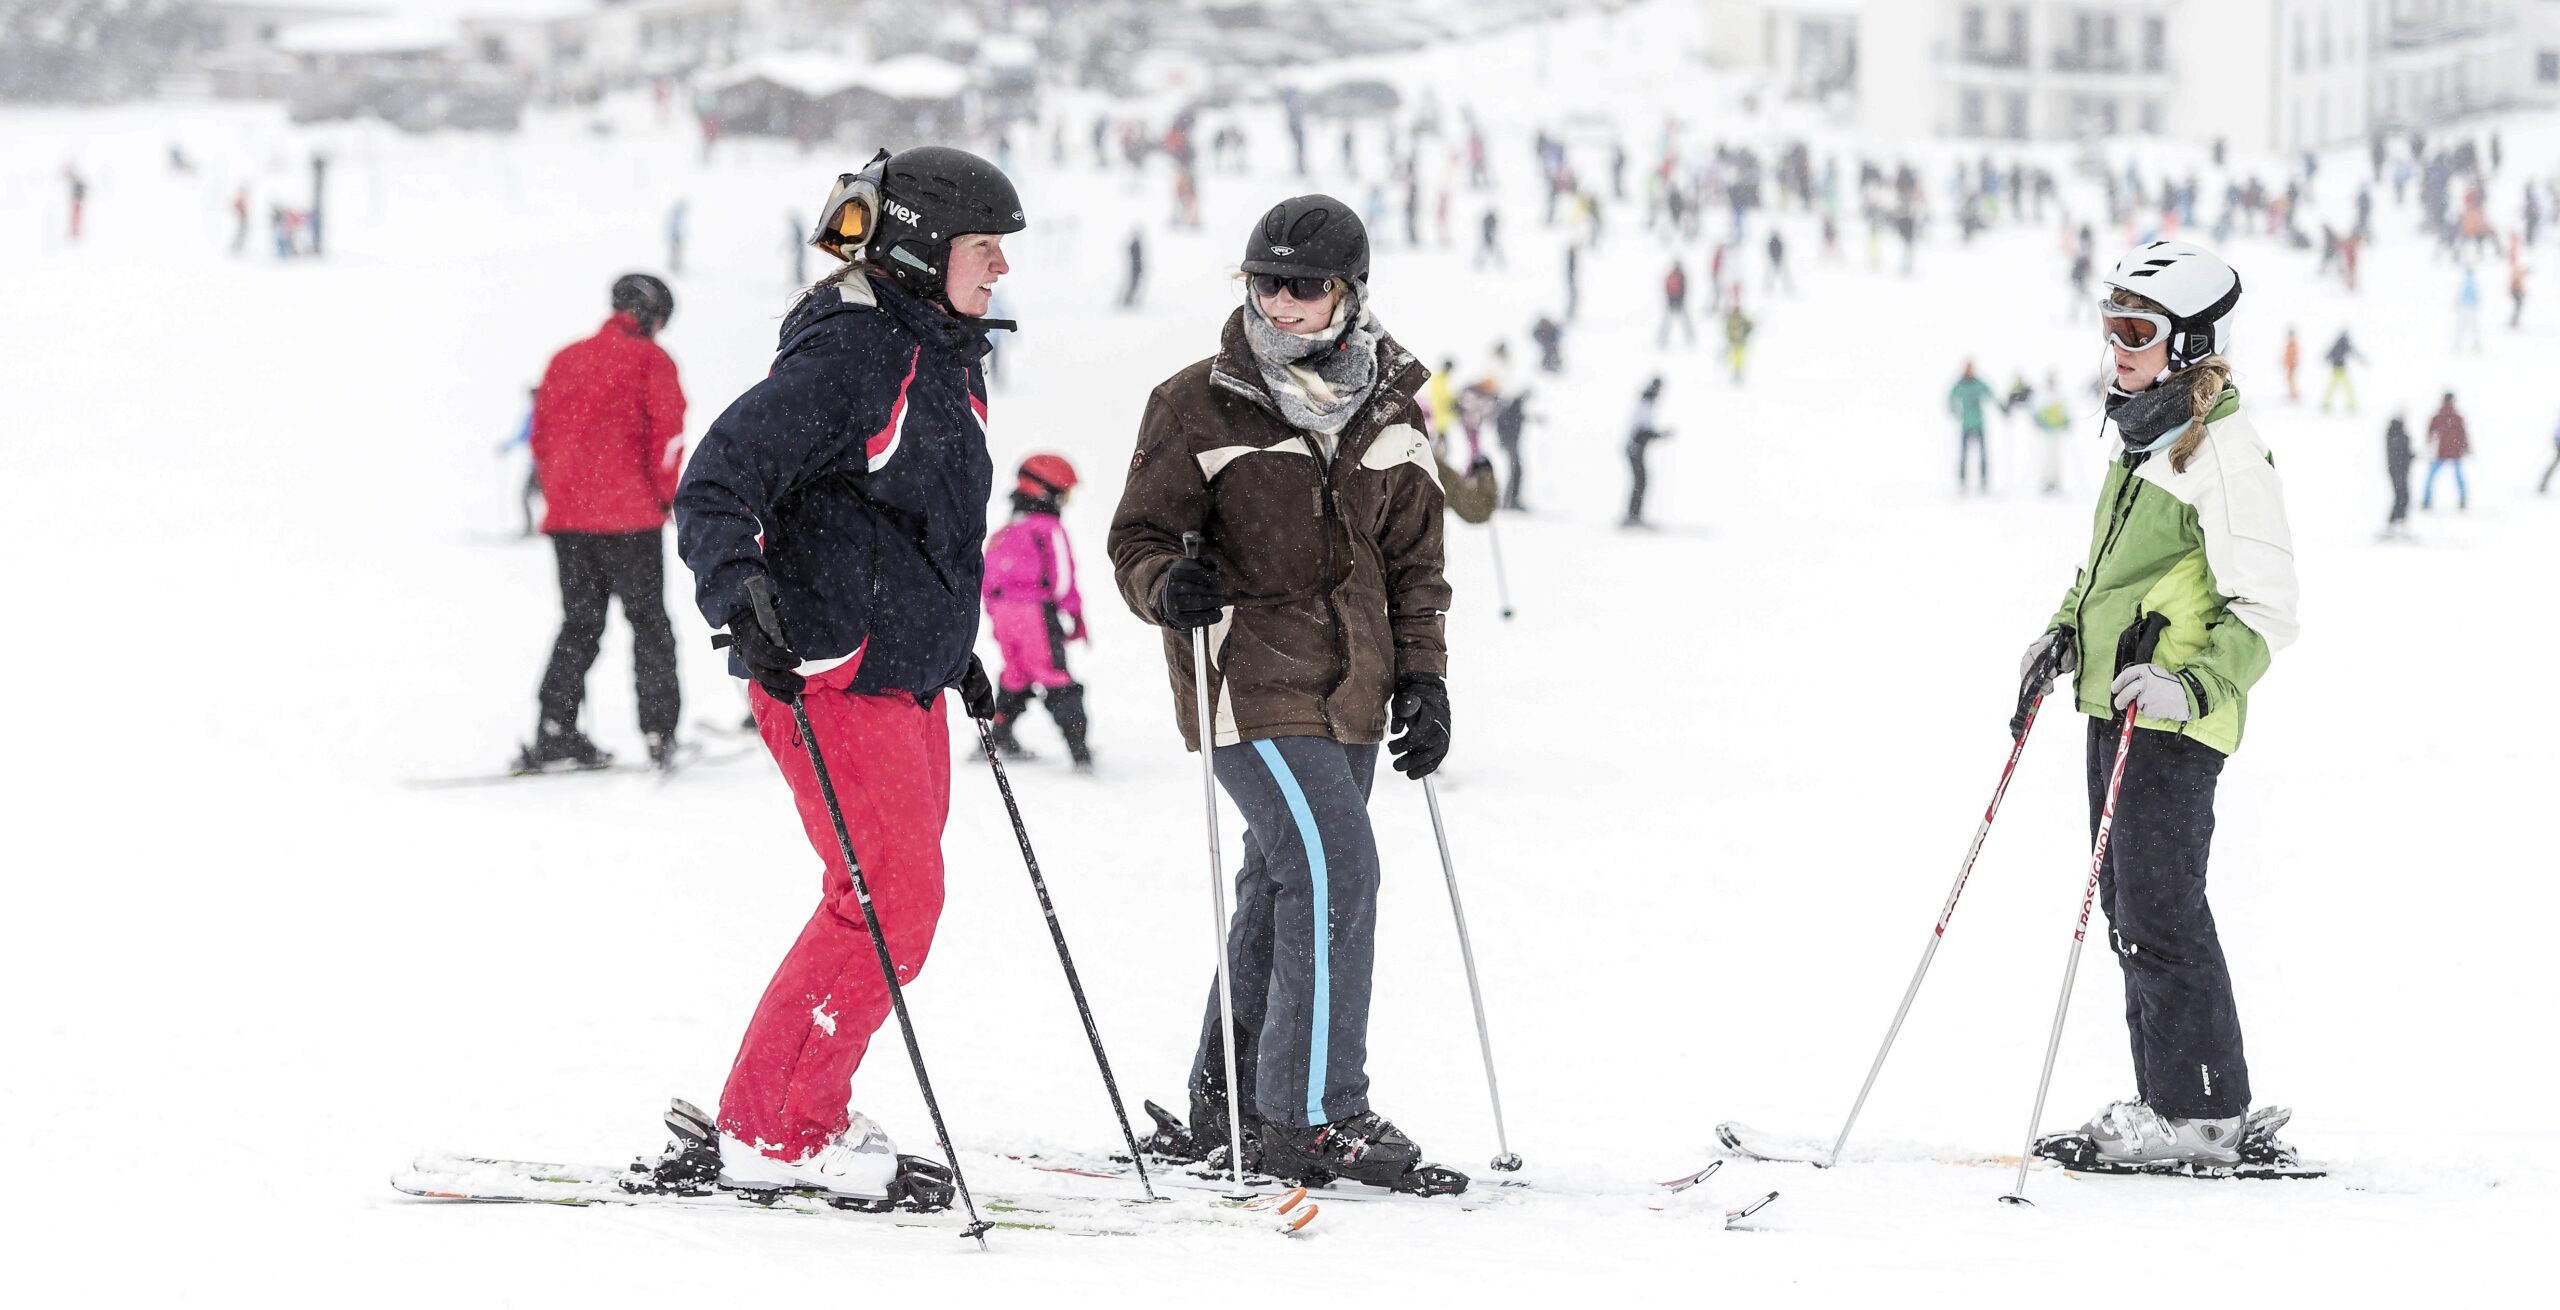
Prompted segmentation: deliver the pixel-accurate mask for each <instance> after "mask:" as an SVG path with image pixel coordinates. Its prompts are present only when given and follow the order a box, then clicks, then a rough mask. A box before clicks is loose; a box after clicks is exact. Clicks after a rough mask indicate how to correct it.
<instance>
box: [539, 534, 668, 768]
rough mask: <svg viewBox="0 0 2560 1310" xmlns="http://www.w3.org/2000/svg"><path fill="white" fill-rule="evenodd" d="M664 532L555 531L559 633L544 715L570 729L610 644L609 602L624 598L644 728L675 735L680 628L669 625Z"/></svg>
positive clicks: (545, 685) (545, 679)
mask: <svg viewBox="0 0 2560 1310" xmlns="http://www.w3.org/2000/svg"><path fill="white" fill-rule="evenodd" d="M660 535H661V534H660V533H659V532H658V531H657V530H655V529H652V530H651V531H648V532H555V533H553V534H551V545H552V549H553V550H554V551H556V552H557V553H558V554H559V556H560V611H561V618H560V636H559V637H558V639H557V640H555V641H553V642H552V643H551V664H550V667H548V668H546V669H544V670H543V672H542V691H541V693H540V700H541V702H542V717H544V718H546V719H549V720H551V721H552V722H554V723H558V724H561V725H564V726H568V727H575V726H576V725H577V722H578V705H579V703H580V702H582V701H584V700H585V699H586V698H587V670H588V669H589V668H592V667H594V665H595V662H596V649H597V647H599V646H601V645H602V644H603V643H604V617H605V605H606V602H608V601H610V600H613V599H614V598H616V597H619V598H620V599H621V601H622V617H623V618H625V619H627V620H629V621H630V623H631V664H632V669H633V672H634V674H635V675H636V677H635V681H636V682H638V684H639V690H640V731H642V732H674V731H675V730H676V718H677V715H678V713H679V712H680V710H681V708H682V706H681V702H680V701H679V699H678V695H677V692H676V632H675V628H674V627H673V626H671V625H670V624H669V623H668V622H667V584H666V577H667V566H666V547H665V546H664V545H663V544H661V542H660V540H659V537H660Z"/></svg>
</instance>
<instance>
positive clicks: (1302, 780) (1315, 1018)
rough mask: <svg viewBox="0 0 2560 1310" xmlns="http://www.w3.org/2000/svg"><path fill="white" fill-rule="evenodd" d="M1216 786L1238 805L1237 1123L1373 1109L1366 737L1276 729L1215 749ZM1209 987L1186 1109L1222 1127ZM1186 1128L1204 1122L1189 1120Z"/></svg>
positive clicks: (1222, 1058)
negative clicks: (1268, 735)
mask: <svg viewBox="0 0 2560 1310" xmlns="http://www.w3.org/2000/svg"><path fill="white" fill-rule="evenodd" d="M1214 762H1215V767H1216V769H1217V773H1218V784H1219V786H1221V787H1223V788H1224V789H1225V790H1226V793H1227V796H1228V798H1229V799H1231V800H1233V801H1234V802H1235V803H1236V808H1237V809H1239V810H1241V811H1243V812H1244V819H1245V835H1244V866H1243V867H1242V868H1240V869H1238V870H1237V871H1236V903H1235V919H1234V921H1233V922H1232V923H1230V924H1229V925H1228V928H1227V970H1228V976H1229V978H1230V980H1231V981H1232V982H1233V984H1234V987H1235V1012H1236V1036H1237V1040H1236V1078H1237V1080H1238V1081H1239V1082H1241V1083H1243V1084H1244V1085H1245V1086H1246V1087H1248V1088H1250V1089H1252V1096H1251V1097H1250V1099H1248V1100H1246V1102H1245V1103H1244V1109H1245V1112H1246V1113H1245V1122H1246V1124H1247V1126H1248V1130H1249V1129H1250V1126H1251V1124H1252V1123H1253V1122H1254V1121H1255V1120H1256V1119H1260V1120H1262V1121H1263V1122H1267V1123H1277V1124H1289V1125H1293V1126H1294V1125H1313V1124H1323V1123H1332V1122H1334V1121H1335V1120H1337V1119H1347V1118H1349V1117H1351V1116H1353V1115H1356V1114H1359V1113H1362V1112H1363V1111H1366V1110H1367V1109H1368V1108H1369V1072H1368V1067H1369V970H1370V966H1371V963H1372V961H1373V959H1374V958H1375V947H1376V940H1377V926H1378V843H1377V838H1376V837H1375V836H1374V835H1372V834H1371V832H1370V830H1369V784H1370V782H1371V780H1372V779H1373V778H1375V777H1376V775H1377V770H1378V748H1377V747H1376V746H1345V745H1343V744H1342V743H1340V742H1337V741H1333V740H1331V739H1329V738H1325V737H1281V738H1276V739H1273V740H1267V741H1249V742H1245V743H1243V744H1241V745H1236V746H1221V747H1219V748H1218V749H1217V753H1216V755H1215V757H1214ZM1222 1027H1223V1024H1222V1023H1221V1019H1220V1015H1219V1013H1218V985H1217V982H1216V980H1215V979H1212V980H1211V981H1210V983H1209V1013H1208V1018H1207V1020H1206V1021H1205V1022H1204V1023H1203V1024H1202V1026H1201V1033H1200V1052H1199V1055H1198V1056H1197V1057H1196V1058H1195V1059H1194V1060H1193V1062H1192V1066H1191V1095H1192V1101H1193V1103H1194V1104H1195V1105H1196V1106H1202V1107H1203V1108H1204V1109H1205V1108H1206V1106H1207V1105H1210V1104H1214V1105H1215V1106H1216V1107H1217V1108H1216V1112H1215V1115H1214V1116H1210V1117H1211V1118H1213V1120H1214V1128H1213V1129H1211V1130H1212V1132H1213V1133H1214V1136H1215V1137H1216V1138H1217V1139H1219V1140H1224V1139H1225V1137H1226V1132H1227V1129H1226V1119H1225V1114H1226V1097H1225V1087H1226V1081H1227V1071H1226V1054H1225V1050H1224V1047H1223V1045H1222V1044H1221V1040H1220V1038H1221V1031H1220V1030H1221V1028H1222ZM1194 1127H1195V1129H1201V1128H1211V1124H1208V1123H1200V1122H1196V1117H1195V1124H1194Z"/></svg>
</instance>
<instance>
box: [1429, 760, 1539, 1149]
mask: <svg viewBox="0 0 2560 1310" xmlns="http://www.w3.org/2000/svg"><path fill="white" fill-rule="evenodd" d="M1422 799H1423V800H1425V801H1427V802H1429V804H1430V806H1431V835H1432V836H1433V837H1434V838H1436V839H1437V840H1438V841H1439V843H1440V872H1441V874H1442V875H1443V876H1445V877H1446V878H1447V879H1448V880H1449V913H1450V915H1451V917H1453V918H1455V919H1456V920H1457V921H1458V958H1459V959H1461V960H1464V961H1466V965H1467V999H1468V1000H1470V1001H1472V1002H1474V1003H1475V1008H1476V1046H1477V1047H1478V1049H1480V1050H1482V1051H1483V1052H1484V1089H1485V1092H1486V1093H1487V1094H1488V1095H1490V1096H1491V1097H1492V1098H1493V1144H1494V1145H1495V1146H1496V1147H1498V1148H1499V1149H1500V1150H1501V1152H1502V1153H1501V1154H1500V1155H1497V1156H1495V1157H1493V1167H1494V1168H1496V1169H1500V1170H1502V1171H1504V1172H1506V1173H1508V1172H1511V1171H1513V1170H1516V1169H1518V1168H1519V1167H1520V1157H1519V1156H1516V1155H1513V1154H1512V1153H1511V1135H1510V1133H1508V1132H1506V1131H1505V1130H1504V1129H1503V1126H1502V1081H1501V1080H1500V1079H1498V1078H1496V1077H1494V1074H1493V1029H1492V1028H1491V1027H1490V1026H1488V1025H1487V1024H1486V1023H1485V1021H1484V988H1483V986H1481V985H1480V984H1478V983H1477V981H1476V948H1475V943H1474V942H1473V941H1472V940H1470V939H1469V938H1468V936H1467V907H1466V905H1465V904H1464V903H1462V902H1460V901H1459V899H1458V864H1457V861H1455V860H1453V859H1451V858H1449V826H1448V825H1447V824H1446V823H1443V822H1441V819H1440V788H1439V786H1438V785H1437V784H1435V783H1433V782H1432V780H1431V778H1430V775H1428V774H1425V775H1424V776H1423V779H1422Z"/></svg>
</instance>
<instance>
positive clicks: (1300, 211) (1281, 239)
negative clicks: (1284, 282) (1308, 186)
mask: <svg viewBox="0 0 2560 1310" xmlns="http://www.w3.org/2000/svg"><path fill="white" fill-rule="evenodd" d="M1242 267H1243V269H1244V271H1245V272H1247V273H1273V274H1277V275H1279V276H1281V277H1338V278H1348V279H1350V280H1351V281H1354V282H1366V281H1368V280H1369V229H1368V227H1367V225H1365V224H1363V223H1362V222H1361V221H1360V215H1359V214H1358V213H1357V212H1355V211H1354V210H1353V209H1352V208H1351V206H1349V205H1346V204H1344V203H1342V202H1341V201H1339V200H1336V199H1334V198H1333V197H1331V196H1327V195H1306V196H1292V197H1290V198H1289V199H1287V200H1283V201H1281V202H1280V203H1279V204H1276V205H1273V206H1272V207H1271V210H1270V212H1269V213H1266V214H1264V215H1263V216H1262V220H1261V221H1260V222H1258V223H1255V224H1254V225H1253V231H1252V233H1251V234H1250V235H1248V236H1247V237H1246V238H1245V244H1244V262H1243V264H1242Z"/></svg>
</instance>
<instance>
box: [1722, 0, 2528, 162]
mask: <svg viewBox="0 0 2560 1310" xmlns="http://www.w3.org/2000/svg"><path fill="white" fill-rule="evenodd" d="M1702 3H1703V4H1704V5H1705V8H1706V10H1707V17H1708V23H1709V32H1710V35H1709V40H1708V46H1709V50H1710V54H1711V57H1713V58H1716V59H1717V60H1718V61H1719V62H1723V63H1726V64H1728V65H1732V66H1739V67H1751V68H1758V69H1760V70H1762V71H1763V72H1765V73H1766V74H1767V75H1768V76H1769V77H1770V78H1771V79H1772V80H1773V81H1774V82H1776V83H1777V84H1778V86H1779V88H1780V89H1782V90H1784V91H1787V92H1789V93H1791V94H1812V95H1822V94H1826V93H1828V92H1829V91H1831V90H1832V89H1833V87H1834V86H1835V84H1836V83H1837V82H1838V81H1839V78H1838V74H1837V73H1836V72H1826V71H1825V70H1840V69H1845V70H1846V73H1847V76H1846V84H1847V85H1848V86H1849V87H1850V88H1851V94H1852V95H1853V97H1854V102H1855V108H1854V111H1853V113H1854V117H1855V120H1856V121H1857V122H1858V124H1859V125H1860V126H1862V127H1864V128H1865V129H1867V130H1869V131H1871V132H1874V133H1876V134H1878V135H1882V136H1887V137H1894V136H1904V137H1907V136H1914V135H1935V136H1959V137H1989V138H2002V139H2011V140H2070V139H2078V138H2083V137H2090V136H2108V135H2116V134H2136V133H2139V134H2150V135H2162V136H2174V137H2180V138H2184V139H2187V140H2193V141H2198V142H2206V141H2216V140H2219V141H2223V142H2226V143H2227V144H2228V145H2229V146H2230V147H2232V148H2233V149H2238V150H2252V151H2279V152H2288V153H2289V152H2293V151H2298V150H2306V149H2311V148H2314V147H2318V146H2327V145H2336V144H2340V143H2344V142H2351V141H2356V140H2360V139H2363V138H2365V137H2367V136H2369V135H2370V134H2371V133H2372V132H2374V131H2377V130H2382V129H2389V128H2404V127H2424V126H2429V125H2432V124H2436V123H2441V122H2444V121H2447V120H2449V119H2453V118H2458V117H2461V116H2463V115H2465V114H2475V113H2480V112H2483V111H2487V110H2492V109H2496V108H2500V107H2502V106H2506V105H2512V104H2515V103H2518V102H2520V101H2522V100H2525V99H2527V98H2528V97H2529V96H2530V95H2531V94H2532V93H2533V91H2534V90H2535V89H2536V88H2543V89H2544V91H2545V93H2546V94H2549V93H2551V92H2552V91H2554V90H2560V37H2554V36H2551V35H2548V34H2549V33H2551V32H2552V31H2553V29H2555V28H2560V17H2555V16H2554V15H2555V14H2560V0H1702ZM1831 51H1841V52H1843V53H1842V54H1840V55H1838V56H1836V57H1834V56H1832V55H1830V54H1829V53H1828V52H1831ZM2546 65H2547V66H2546ZM1808 70H1812V71H1810V72H1809V71H1808ZM2545 73H2548V74H2549V75H2550V76H2549V78H2548V80H2547V81H2546V80H2545V79H2544V77H2543V75H2544V74H2545Z"/></svg>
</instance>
